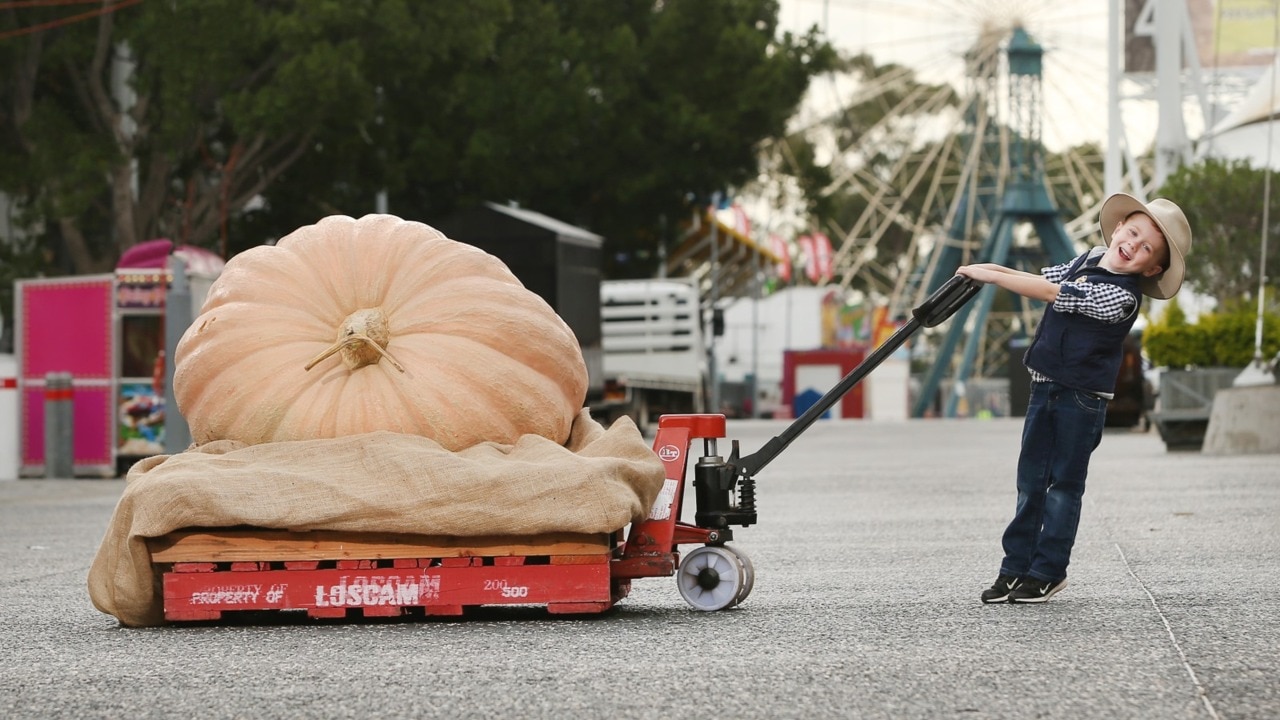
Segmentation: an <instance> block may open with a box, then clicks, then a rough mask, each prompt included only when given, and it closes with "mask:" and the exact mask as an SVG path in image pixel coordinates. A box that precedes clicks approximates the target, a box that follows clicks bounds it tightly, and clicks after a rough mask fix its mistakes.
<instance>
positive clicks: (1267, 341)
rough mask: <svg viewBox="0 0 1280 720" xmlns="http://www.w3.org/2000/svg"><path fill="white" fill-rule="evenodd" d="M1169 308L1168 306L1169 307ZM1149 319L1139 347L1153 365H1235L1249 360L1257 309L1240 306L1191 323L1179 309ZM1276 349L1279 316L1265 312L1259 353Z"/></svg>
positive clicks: (1267, 354)
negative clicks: (1158, 318)
mask: <svg viewBox="0 0 1280 720" xmlns="http://www.w3.org/2000/svg"><path fill="white" fill-rule="evenodd" d="M1171 309H1172V308H1171ZM1170 315H1173V317H1170V318H1165V319H1164V320H1165V321H1164V322H1159V323H1152V324H1150V325H1148V326H1147V329H1146V330H1144V331H1143V333H1142V349H1143V350H1145V351H1146V353H1147V358H1148V359H1149V360H1151V364H1152V365H1154V366H1156V367H1169V368H1183V367H1239V368H1242V367H1244V366H1246V365H1248V364H1249V363H1250V362H1251V361H1252V360H1253V350H1254V342H1255V340H1254V331H1255V328H1256V325H1257V317H1258V316H1257V311H1256V309H1255V310H1250V309H1249V308H1245V307H1242V308H1240V309H1237V310H1233V311H1230V312H1222V313H1210V314H1207V315H1202V316H1201V317H1200V319H1199V321H1198V322H1196V323H1195V324H1194V325H1190V324H1187V323H1186V321H1185V319H1183V318H1182V317H1181V313H1180V312H1179V313H1176V314H1174V313H1170ZM1278 352H1280V316H1278V315H1275V314H1273V313H1265V314H1264V315H1263V319H1262V357H1263V359H1264V360H1270V359H1271V358H1273V357H1275V356H1276V353H1278Z"/></svg>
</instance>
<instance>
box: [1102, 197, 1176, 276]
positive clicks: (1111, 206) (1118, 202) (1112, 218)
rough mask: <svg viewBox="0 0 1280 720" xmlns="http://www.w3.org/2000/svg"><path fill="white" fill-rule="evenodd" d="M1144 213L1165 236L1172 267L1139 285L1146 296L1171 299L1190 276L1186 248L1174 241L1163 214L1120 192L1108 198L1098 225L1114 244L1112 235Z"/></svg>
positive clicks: (1105, 236) (1109, 243) (1107, 238)
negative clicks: (1128, 219)
mask: <svg viewBox="0 0 1280 720" xmlns="http://www.w3.org/2000/svg"><path fill="white" fill-rule="evenodd" d="M1136 212H1140V213H1142V214H1143V215H1146V216H1147V217H1149V218H1151V222H1153V223H1155V226H1156V227H1157V228H1159V229H1160V234H1161V235H1163V236H1164V239H1165V246H1167V247H1168V248H1169V267H1167V268H1165V269H1164V271H1163V272H1161V273H1160V274H1159V275H1153V276H1151V277H1144V278H1142V280H1141V281H1139V283H1138V286H1139V287H1140V288H1141V289H1142V294H1143V295H1146V296H1147V297H1152V298H1155V299H1157V300H1168V299H1169V298H1171V297H1173V296H1174V295H1176V294H1178V290H1180V289H1181V288H1182V280H1183V276H1184V275H1185V274H1186V267H1187V263H1186V259H1185V258H1184V257H1183V256H1182V248H1180V247H1178V244H1177V243H1175V242H1173V240H1172V238H1173V237H1174V235H1173V234H1172V233H1170V232H1169V228H1167V227H1165V224H1164V221H1163V220H1161V219H1160V217H1159V215H1158V214H1156V213H1153V212H1151V211H1150V210H1148V209H1147V206H1146V205H1145V204H1144V203H1143V202H1142V201H1141V200H1139V199H1138V198H1136V197H1134V196H1132V195H1128V194H1126V193H1116V194H1114V195H1112V196H1111V197H1109V198H1107V200H1106V202H1104V203H1103V204H1102V212H1101V214H1100V215H1099V218H1098V225H1099V226H1101V228H1102V235H1103V237H1104V238H1106V241H1107V246H1108V247H1110V245H1111V234H1112V233H1113V232H1115V229H1116V226H1117V225H1119V224H1120V223H1122V222H1124V219H1125V218H1127V217H1129V216H1130V215H1132V214H1133V213H1136Z"/></svg>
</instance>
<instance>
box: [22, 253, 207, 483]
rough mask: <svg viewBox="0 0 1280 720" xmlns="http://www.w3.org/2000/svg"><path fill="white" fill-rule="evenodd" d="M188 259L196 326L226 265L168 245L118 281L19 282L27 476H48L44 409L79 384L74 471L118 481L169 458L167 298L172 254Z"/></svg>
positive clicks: (140, 258) (129, 266)
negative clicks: (63, 379)
mask: <svg viewBox="0 0 1280 720" xmlns="http://www.w3.org/2000/svg"><path fill="white" fill-rule="evenodd" d="M171 254H172V255H175V256H177V257H180V258H182V260H183V265H185V267H186V269H185V274H186V278H187V280H188V284H189V287H190V291H191V297H192V303H191V304H192V317H190V318H187V319H186V323H185V324H189V323H190V322H191V320H193V319H194V316H195V314H197V313H198V312H199V309H200V307H201V306H202V305H203V304H204V298H205V296H206V295H207V294H208V291H209V287H210V286H211V285H212V283H213V281H214V280H215V279H216V278H217V277H218V275H219V274H220V273H221V272H222V267H223V265H224V263H223V261H222V259H221V258H219V257H218V256H217V255H214V254H213V253H210V252H208V251H207V250H203V249H200V248H194V247H190V246H179V247H178V248H176V249H174V247H173V244H172V243H171V242H170V241H168V240H152V241H149V242H146V243H140V244H139V245H137V246H135V247H134V248H132V249H131V250H130V252H127V253H126V254H125V255H124V256H123V257H122V258H121V259H120V262H119V263H118V265H117V268H116V270H115V272H113V273H108V274H101V275H80V276H71V277H60V278H36V279H29V280H19V281H17V282H16V283H15V293H14V295H15V303H14V305H15V310H16V313H15V314H16V316H17V318H16V319H17V322H16V324H15V331H16V332H15V337H16V347H15V350H16V355H17V364H18V372H17V390H18V446H19V453H20V461H19V466H18V476H19V477H40V476H44V475H45V474H46V473H45V465H46V462H45V447H46V443H45V409H46V404H47V403H48V402H49V401H50V400H52V399H54V396H55V395H57V396H58V397H59V398H62V399H67V398H65V397H64V395H63V394H64V393H65V391H64V390H61V389H57V390H55V389H54V388H53V385H52V383H50V382H49V379H50V378H51V376H56V375H57V374H61V373H67V374H70V376H71V392H70V398H69V400H70V402H71V406H72V410H71V417H72V442H71V446H72V451H73V455H74V457H73V459H72V462H71V467H72V471H73V473H74V474H75V476H77V477H114V476H116V475H118V474H120V473H122V472H123V471H124V470H126V469H127V468H128V466H129V465H132V464H133V463H134V462H136V461H137V460H139V459H141V458H143V457H147V456H150V455H156V454H160V453H162V452H164V419H165V401H164V398H165V392H164V378H165V376H166V372H165V371H166V367H165V357H164V356H165V353H164V348H165V332H164V329H165V299H166V296H167V293H168V289H169V285H170V283H171V281H172V274H171V270H170V269H169V267H168V260H169V257H170V255H171Z"/></svg>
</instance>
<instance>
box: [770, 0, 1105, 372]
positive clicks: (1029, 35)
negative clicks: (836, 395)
mask: <svg viewBox="0 0 1280 720" xmlns="http://www.w3.org/2000/svg"><path fill="white" fill-rule="evenodd" d="M788 15H790V17H789V16H788ZM780 20H782V21H783V22H784V23H788V22H790V23H791V24H793V25H795V26H797V27H799V26H803V25H804V24H805V22H806V20H807V21H808V22H811V23H814V24H818V25H819V26H820V27H821V26H823V25H824V24H825V26H826V27H828V28H829V29H828V32H827V35H828V38H829V39H830V40H831V41H832V43H833V44H834V45H836V46H837V47H838V48H840V49H841V50H842V52H843V53H844V54H846V55H851V54H852V53H855V52H861V53H865V54H866V55H867V56H869V57H862V58H859V59H858V60H856V61H855V62H853V63H852V64H851V67H850V69H849V70H847V71H843V72H839V73H833V74H830V75H828V76H826V77H822V78H818V79H815V81H814V83H813V85H812V86H811V97H810V98H809V101H808V102H807V103H806V106H805V110H804V111H803V112H802V113H801V115H800V116H799V117H798V118H797V120H796V122H795V123H794V125H793V128H792V134H791V136H790V140H789V141H781V142H778V143H774V144H773V145H772V146H771V147H770V148H768V160H767V162H768V163H771V164H773V165H774V166H775V167H778V168H780V169H791V170H793V171H794V170H795V169H796V168H797V166H798V165H800V164H802V162H803V161H802V159H800V158H797V157H795V155H796V152H797V151H796V148H797V147H798V146H799V144H798V143H796V142H794V140H795V139H797V138H803V139H804V140H805V141H806V142H805V144H806V145H807V146H808V147H809V148H811V150H810V152H812V153H813V156H814V157H813V158H812V159H811V161H812V162H814V163H819V164H822V163H825V164H826V167H827V168H828V169H829V180H828V182H827V183H826V184H825V186H823V187H822V188H821V190H820V194H821V196H822V197H824V198H831V199H832V200H833V204H838V205H839V206H840V207H841V208H843V211H842V212H836V213H830V214H829V219H828V220H827V221H826V223H827V226H826V227H823V228H785V227H776V228H774V231H775V232H777V233H778V234H781V235H783V236H786V235H788V234H792V235H794V234H800V233H802V232H805V231H807V230H819V231H822V232H824V233H825V234H826V235H827V236H828V237H829V238H830V239H831V243H832V245H833V247H834V258H833V259H834V262H833V270H834V272H833V275H832V277H831V280H830V283H831V284H832V285H835V286H838V287H839V288H840V289H841V290H843V291H844V292H845V293H846V295H848V296H854V297H858V296H860V297H861V298H864V299H865V298H870V299H871V300H872V301H873V302H876V303H877V304H887V305H888V307H889V314H890V316H891V317H900V316H902V315H904V314H905V313H907V312H909V310H910V308H911V307H914V306H915V305H916V304H918V303H919V302H920V301H921V300H923V298H924V297H925V296H926V295H927V293H929V292H930V291H932V290H933V289H935V288H936V287H937V286H938V285H940V284H941V282H942V281H944V280H945V279H946V277H949V276H950V274H951V273H953V272H954V270H955V267H956V266H957V265H959V264H961V263H968V262H975V261H978V260H979V259H982V260H989V259H990V258H989V257H988V258H982V257H981V255H982V253H983V252H984V246H985V245H986V243H987V242H988V240H989V238H990V237H991V235H992V233H993V232H996V226H997V224H998V223H999V222H1000V219H999V217H998V215H999V213H1000V208H1001V206H1002V205H1003V204H1005V203H1006V198H1007V197H1008V195H1009V193H1010V192H1012V191H1014V190H1015V189H1016V188H1017V187H1019V186H1020V185H1026V184H1028V183H1031V184H1033V185H1037V186H1039V187H1041V188H1042V189H1043V191H1042V192H1043V202H1047V203H1048V204H1050V205H1051V206H1052V207H1051V212H1050V213H1049V214H1051V215H1052V216H1053V217H1054V218H1055V222H1056V224H1057V226H1058V227H1059V229H1058V230H1053V229H1049V228H1046V227H1043V226H1042V225H1041V224H1038V223H1036V222H1029V221H1026V220H1029V218H1026V217H1023V218H1020V222H1017V223H1015V224H1014V225H1013V226H1012V227H1010V228H1007V231H1008V232H1009V234H1010V238H1009V241H1008V242H1009V245H1010V247H1009V248H1008V250H1007V253H1006V254H1005V256H1004V257H1005V259H1006V261H1007V264H1012V265H1018V264H1021V265H1025V267H1023V269H1027V270H1030V271H1033V272H1034V271H1038V270H1039V268H1040V267H1042V266H1043V265H1044V264H1050V263H1049V262H1044V261H1045V260H1051V261H1054V262H1059V261H1063V260H1065V259H1067V258H1069V257H1070V256H1072V255H1074V254H1075V253H1076V252H1079V251H1080V250H1083V249H1084V248H1085V247H1087V246H1088V245H1089V244H1092V243H1095V242H1097V241H1098V237H1097V236H1096V219H1097V211H1098V207H1099V206H1100V204H1101V202H1102V200H1103V199H1104V189H1103V170H1104V168H1103V161H1104V157H1105V148H1104V144H1105V142H1106V137H1107V133H1106V129H1107V122H1108V113H1107V102H1108V96H1107V84H1106V81H1107V52H1106V50H1107V45H1106V41H1107V38H1106V32H1105V31H1106V22H1107V9H1106V6H1105V3H1098V2H1096V0H1095V1H1094V2H1084V1H1083V0H1064V1H1063V2H1058V3H1043V2H1029V1H1026V0H1023V1H1017V0H1008V1H1004V2H1001V1H998V0H986V1H981V0H929V1H928V2H925V1H923V0H922V1H920V2H910V1H903V2H897V3H890V2H884V1H883V0H881V1H880V2H863V1H860V0H843V1H842V0H790V1H789V2H786V3H784V5H783V9H782V15H781V16H780ZM1019 43H1021V45H1019ZM1019 47H1021V48H1023V49H1027V48H1030V49H1031V50H1032V52H1031V55H1030V56H1019V55H1017V54H1016V53H1017V50H1018V48H1019ZM1028 62H1030V63H1032V64H1033V65H1034V67H1031V66H1030V65H1027V64H1026V63H1028ZM770 191H771V192H772V193H773V197H772V198H771V202H773V203H774V205H773V207H782V206H785V204H786V203H787V202H788V194H791V196H792V197H793V198H794V194H795V193H797V192H798V190H797V188H795V187H787V186H775V187H773V188H771V189H770ZM785 216H786V214H785V213H779V217H785ZM765 224H768V220H767V219H766V223H765ZM780 224H781V223H780ZM1046 234H1050V235H1053V236H1054V237H1052V238H1046V237H1043V236H1044V235H1046ZM1063 255H1066V257H1062V256H1063ZM1037 315H1038V309H1036V308H1032V307H1030V306H1029V305H1027V304H1021V303H1016V302H1015V303H1014V304H1013V305H1012V306H1008V307H1006V306H1003V305H997V306H995V307H992V308H990V309H989V311H988V312H986V313H983V314H982V316H981V317H980V318H970V319H969V320H968V323H969V326H968V327H967V328H965V329H963V332H964V333H965V334H966V335H968V336H977V337H980V338H983V339H984V340H983V341H981V342H979V343H978V344H977V346H976V347H975V348H972V349H969V350H967V351H966V353H965V354H966V355H972V358H971V359H969V360H968V362H969V364H970V367H969V368H968V369H967V370H966V372H967V373H969V374H972V375H973V376H978V377H988V376H991V375H993V374H1000V373H1001V371H1002V369H1003V368H1004V367H1005V366H1006V364H1007V362H1008V350H1007V347H1008V343H1009V341H1010V339H1012V338H1014V337H1016V336H1019V335H1025V334H1027V333H1028V332H1029V330H1030V328H1031V327H1033V325H1034V322H1035V317H1036V316H1037Z"/></svg>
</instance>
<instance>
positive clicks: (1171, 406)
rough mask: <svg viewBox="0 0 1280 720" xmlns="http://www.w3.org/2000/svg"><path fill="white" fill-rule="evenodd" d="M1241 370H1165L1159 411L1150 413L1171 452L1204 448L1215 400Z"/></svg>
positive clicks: (1148, 414) (1149, 417)
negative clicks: (1219, 392)
mask: <svg viewBox="0 0 1280 720" xmlns="http://www.w3.org/2000/svg"><path fill="white" fill-rule="evenodd" d="M1239 374H1240V368H1229V367H1213V368H1197V369H1191V370H1165V371H1164V372H1162V373H1161V374H1160V394H1159V396H1158V397H1157V399H1156V407H1155V409H1154V410H1152V411H1150V412H1148V413H1147V418H1148V419H1149V420H1150V421H1151V424H1152V425H1154V426H1155V427H1156V429H1157V430H1159V432H1160V438H1161V439H1162V440H1164V445H1165V449H1167V450H1171V451H1172V450H1200V448H1201V447H1202V446H1203V445H1204V436H1205V432H1206V430H1207V429H1208V426H1209V417H1210V415H1211V414H1212V412H1213V398H1214V396H1215V395H1217V393H1218V391H1219V390H1223V389H1226V388H1229V387H1231V383H1232V382H1233V381H1234V380H1235V379H1236V376H1238V375H1239Z"/></svg>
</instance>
